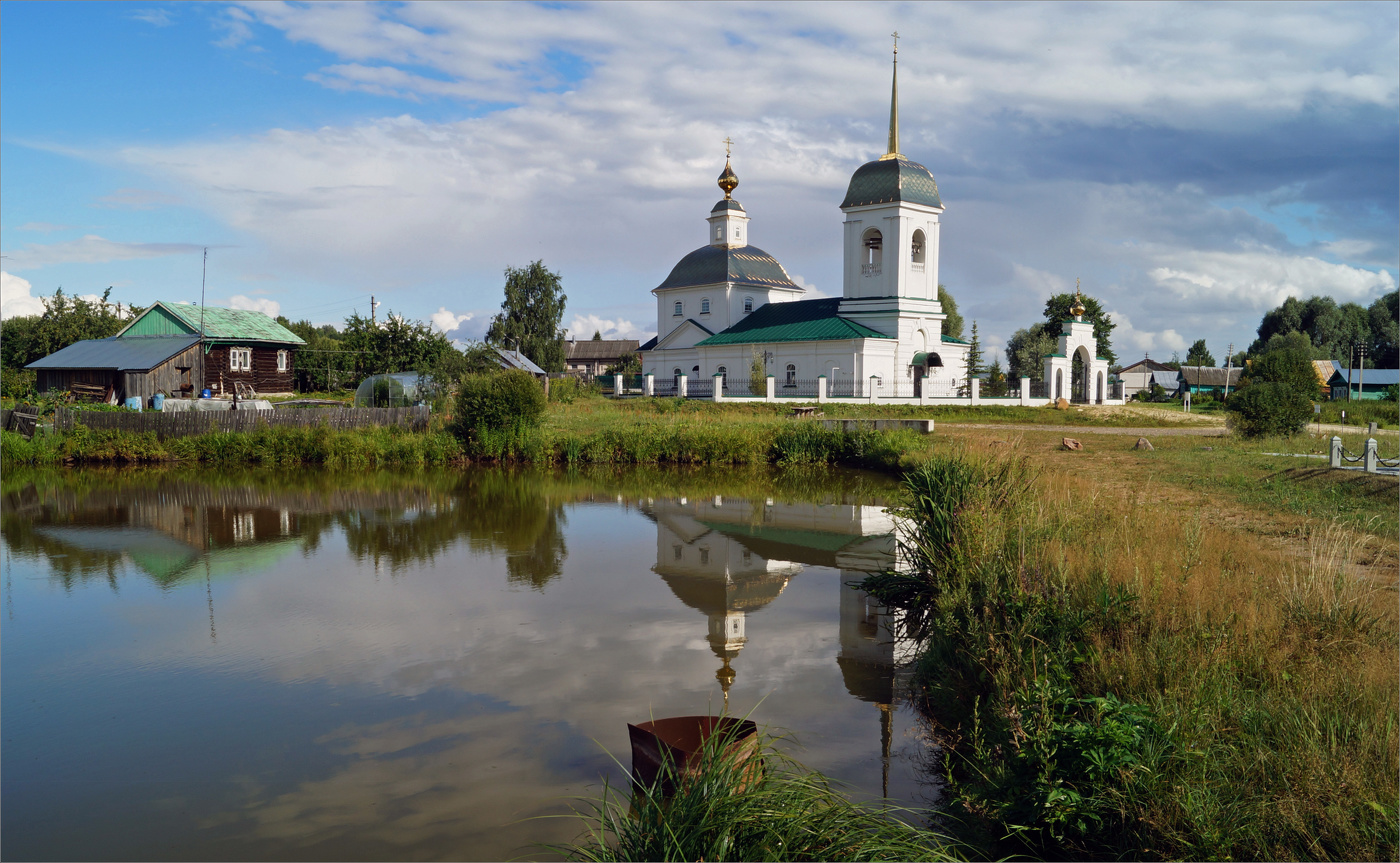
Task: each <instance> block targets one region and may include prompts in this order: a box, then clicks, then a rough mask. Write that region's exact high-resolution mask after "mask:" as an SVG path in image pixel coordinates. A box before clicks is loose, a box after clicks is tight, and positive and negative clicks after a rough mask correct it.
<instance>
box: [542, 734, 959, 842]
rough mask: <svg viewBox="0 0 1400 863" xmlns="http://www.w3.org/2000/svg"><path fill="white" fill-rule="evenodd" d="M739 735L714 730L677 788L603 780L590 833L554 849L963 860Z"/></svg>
mask: <svg viewBox="0 0 1400 863" xmlns="http://www.w3.org/2000/svg"><path fill="white" fill-rule="evenodd" d="M732 743H733V741H732V740H727V739H725V738H724V737H722V736H720V735H716V736H715V737H713V738H710V740H708V741H707V742H706V744H705V746H704V748H703V749H702V751H701V752H700V758H699V761H698V763H696V764H694V765H693V769H694V773H693V775H689V776H687V777H686V778H685V779H684V780H682V781H680V782H679V783H678V787H677V788H676V790H675V793H674V794H672V795H670V796H667V795H664V794H663V793H662V792H661V790H660V789H659V788H656V787H654V788H641V789H637V790H635V791H634V790H633V789H631V788H629V789H627V792H623V793H618V792H616V791H614V790H612V789H609V788H606V787H605V788H604V790H603V793H602V795H601V796H600V797H598V798H597V799H594V800H592V801H590V802H589V803H588V804H587V805H586V806H585V807H584V810H583V811H582V812H580V813H579V818H580V819H581V820H582V821H583V831H582V832H583V836H584V838H583V839H582V840H581V841H580V842H578V843H577V844H575V845H571V846H568V847H563V848H554V849H551V850H554V851H556V852H559V853H561V854H562V855H563V856H564V857H565V858H566V859H568V860H583V861H610V860H952V859H963V858H962V857H961V856H960V855H958V853H957V852H958V850H959V849H958V848H957V846H956V845H954V844H953V843H952V842H950V841H949V840H947V839H946V838H944V837H942V836H941V835H938V834H934V833H930V832H928V831H926V830H922V829H920V828H918V827H914V826H912V825H910V824H908V823H906V822H904V821H901V820H899V819H898V818H896V817H895V816H894V814H892V813H891V812H889V811H887V809H885V808H882V807H878V806H872V805H862V804H858V803H853V802H852V801H850V800H849V799H847V798H846V797H845V796H844V795H842V794H841V793H840V792H839V791H837V790H836V789H834V788H833V787H832V786H831V784H830V782H829V781H828V780H827V779H826V778H825V777H823V776H822V775H821V774H819V773H816V772H813V771H811V770H809V769H807V768H805V767H803V766H802V765H801V764H798V763H797V762H795V761H793V760H792V759H790V758H789V757H787V756H786V755H785V754H784V753H783V752H782V751H781V750H779V749H777V748H776V747H775V746H773V741H772V740H771V739H770V738H766V737H760V740H759V743H758V747H757V749H756V750H755V751H754V753H753V757H752V758H744V757H741V756H739V755H738V754H737V753H738V752H740V751H741V748H740V747H738V746H733V745H731V744H732ZM901 814H905V813H901ZM907 814H909V815H913V813H907ZM911 820H912V819H911Z"/></svg>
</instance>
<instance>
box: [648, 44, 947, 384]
mask: <svg viewBox="0 0 1400 863" xmlns="http://www.w3.org/2000/svg"><path fill="white" fill-rule="evenodd" d="M897 61H898V57H897V56H896V71H895V80H894V85H893V88H892V94H891V105H890V133H889V147H888V152H886V153H885V155H883V156H881V157H880V158H879V159H877V160H875V161H873V162H868V163H866V164H864V165H862V166H861V167H860V168H858V169H857V170H856V172H855V173H854V174H853V175H852V176H851V181H850V184H849V186H848V187H847V190H846V196H845V199H844V200H843V201H842V202H841V205H840V209H841V212H842V213H843V214H844V215H845V222H844V226H843V240H842V243H843V272H842V295H841V296H840V297H831V298H822V299H812V300H807V299H803V298H802V297H803V294H804V293H805V292H804V291H803V289H802V288H800V287H799V286H798V285H796V284H795V283H794V282H793V281H792V279H791V278H790V277H789V276H788V274H787V271H786V270H784V269H783V266H782V265H781V264H780V263H778V261H777V260H776V259H775V258H774V257H773V256H772V255H770V254H768V253H767V252H765V251H763V250H762V249H760V248H758V247H757V246H751V245H749V242H748V223H749V217H748V214H747V213H746V212H745V211H744V208H743V207H742V206H741V205H740V204H739V202H738V201H736V200H734V198H733V196H732V193H733V191H734V189H735V188H736V187H737V186H738V184H739V180H738V177H737V176H735V174H734V171H733V169H732V168H731V167H730V164H729V162H728V160H726V162H725V166H724V172H723V173H721V174H720V177H719V186H720V188H721V189H723V190H724V199H723V200H721V201H720V202H719V203H717V204H715V206H714V207H713V208H712V209H711V210H710V214H709V216H708V217H707V222H708V223H709V228H708V230H709V234H708V243H707V244H706V245H704V246H702V247H700V248H698V249H696V250H695V251H693V252H691V253H690V254H688V255H686V256H685V257H684V258H682V259H681V260H680V262H679V263H677V264H676V266H675V267H674V268H673V269H672V270H671V273H670V275H669V276H667V277H666V279H665V281H663V282H662V283H661V284H660V285H658V286H657V287H656V288H654V289H653V290H652V293H653V294H654V295H655V296H656V304H657V326H656V332H657V335H656V338H655V339H653V340H652V341H649V342H647V343H646V344H644V345H642V347H641V356H642V369H643V371H644V372H645V373H648V374H652V375H655V381H656V389H657V391H658V392H659V393H666V392H676V391H678V390H679V389H680V385H681V378H682V377H684V378H686V384H687V391H688V392H689V393H690V394H695V393H696V392H697V391H702V392H708V391H709V389H710V387H712V386H713V381H714V380H715V376H716V375H722V376H723V378H721V380H722V382H723V383H722V385H723V386H724V387H725V388H726V389H732V390H734V391H735V393H736V394H743V393H744V392H746V391H752V392H756V393H761V392H762V391H763V388H764V386H765V383H764V382H763V381H759V382H757V383H753V382H751V381H750V377H751V376H752V371H751V369H752V367H753V365H754V362H755V360H756V359H757V360H758V361H759V362H760V363H761V364H762V368H763V372H764V375H763V376H764V377H766V376H768V375H771V376H773V377H774V378H775V384H776V387H777V389H778V393H779V394H780V395H782V394H786V393H791V394H794V395H815V392H816V383H817V379H818V378H820V377H825V378H827V392H829V393H831V394H832V395H849V396H867V395H870V394H871V393H872V388H873V392H874V393H875V394H877V395H879V396H887V397H888V396H905V397H916V396H919V395H921V394H922V393H923V392H924V391H925V390H927V391H928V394H929V395H930V396H952V395H954V394H955V393H956V392H957V390H958V388H959V387H962V386H964V385H966V383H967V381H966V378H967V351H968V345H967V343H966V342H964V341H962V340H960V339H954V338H950V337H948V336H945V335H944V334H943V322H944V320H945V318H946V316H945V315H944V314H943V308H942V306H941V305H940V304H939V302H938V261H939V243H938V240H939V225H940V221H939V219H940V217H941V215H942V213H943V209H944V208H943V202H942V200H941V199H940V197H939V195H938V183H937V182H936V181H935V180H934V178H933V174H932V173H931V172H930V171H929V170H928V169H927V168H925V167H924V166H923V165H920V164H919V163H917V162H913V161H910V160H909V159H907V158H906V157H905V156H904V155H902V154H901V153H900V152H899V113H898V111H899V100H898V65H897Z"/></svg>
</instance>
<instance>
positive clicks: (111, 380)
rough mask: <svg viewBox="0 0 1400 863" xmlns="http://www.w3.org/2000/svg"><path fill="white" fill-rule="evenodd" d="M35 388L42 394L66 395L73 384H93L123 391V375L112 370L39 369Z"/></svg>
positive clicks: (35, 379)
mask: <svg viewBox="0 0 1400 863" xmlns="http://www.w3.org/2000/svg"><path fill="white" fill-rule="evenodd" d="M37 371H38V372H39V374H37V375H35V378H34V388H35V389H36V390H37V391H38V392H41V393H66V392H68V391H69V390H71V389H72V388H73V384H92V385H93V386H99V387H112V388H114V389H116V390H118V391H120V390H121V380H120V379H121V375H119V374H118V373H117V372H115V371H113V370H111V369H38V370H37Z"/></svg>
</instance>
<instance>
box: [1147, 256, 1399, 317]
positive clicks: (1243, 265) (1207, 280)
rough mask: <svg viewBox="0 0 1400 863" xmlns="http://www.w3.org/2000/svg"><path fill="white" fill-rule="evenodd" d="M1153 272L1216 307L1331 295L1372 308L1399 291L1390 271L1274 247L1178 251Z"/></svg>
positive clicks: (1183, 295)
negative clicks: (1386, 295) (1380, 298)
mask: <svg viewBox="0 0 1400 863" xmlns="http://www.w3.org/2000/svg"><path fill="white" fill-rule="evenodd" d="M1158 258H1159V260H1161V261H1162V266H1158V267H1155V268H1153V269H1151V270H1149V271H1148V275H1149V276H1150V277H1151V278H1152V280H1153V281H1155V282H1156V283H1157V284H1158V285H1160V286H1161V287H1163V288H1166V289H1167V290H1169V291H1171V292H1172V293H1174V294H1175V295H1176V296H1177V297H1178V298H1179V299H1181V300H1186V301H1192V302H1197V301H1203V302H1207V303H1209V304H1210V305H1211V306H1214V307H1219V306H1230V307H1234V308H1241V307H1242V308H1251V309H1257V310H1266V309H1271V308H1273V307H1275V306H1277V305H1278V304H1279V303H1282V302H1283V301H1284V300H1285V299H1287V298H1288V297H1299V298H1301V297H1309V296H1314V295H1323V294H1325V295H1327V296H1331V297H1333V298H1334V299H1336V300H1337V301H1339V302H1347V301H1352V302H1361V303H1367V302H1370V301H1371V300H1373V299H1375V298H1376V297H1377V296H1379V295H1381V294H1383V293H1386V292H1388V291H1393V290H1395V278H1394V277H1393V276H1391V274H1390V273H1388V272H1386V271H1385V270H1367V269H1364V268H1361V267H1352V266H1348V265H1346V264H1334V263H1329V262H1327V261H1324V260H1322V259H1321V258H1314V257H1311V256H1303V255H1295V254H1289V253H1287V252H1281V251H1278V250H1276V249H1270V248H1257V249H1249V250H1247V251H1240V252H1212V251H1200V250H1175V251H1173V252H1170V253H1164V254H1160V255H1159V256H1158Z"/></svg>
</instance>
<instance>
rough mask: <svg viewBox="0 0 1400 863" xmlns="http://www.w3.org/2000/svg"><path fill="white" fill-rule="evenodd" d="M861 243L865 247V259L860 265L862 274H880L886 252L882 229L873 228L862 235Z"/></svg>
mask: <svg viewBox="0 0 1400 863" xmlns="http://www.w3.org/2000/svg"><path fill="white" fill-rule="evenodd" d="M861 244H862V245H863V246H864V247H865V261H864V262H863V263H862V264H861V265H860V274H861V275H862V276H878V275H880V262H881V259H882V257H883V254H884V251H883V250H884V245H885V240H884V237H882V236H881V235H880V231H879V230H878V229H876V228H871V229H870V230H868V231H866V232H865V233H864V234H862V235H861Z"/></svg>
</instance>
